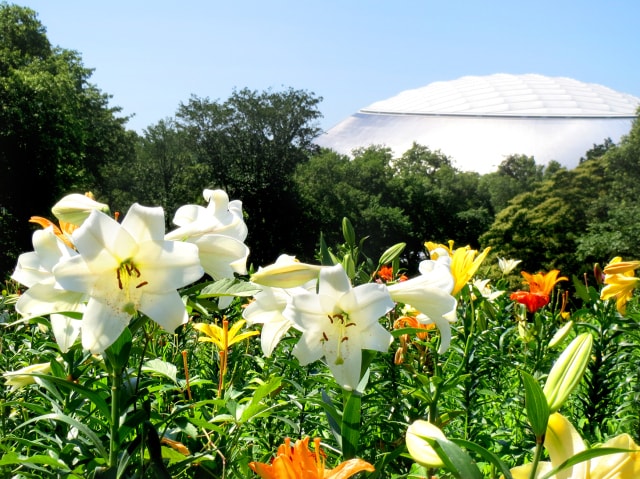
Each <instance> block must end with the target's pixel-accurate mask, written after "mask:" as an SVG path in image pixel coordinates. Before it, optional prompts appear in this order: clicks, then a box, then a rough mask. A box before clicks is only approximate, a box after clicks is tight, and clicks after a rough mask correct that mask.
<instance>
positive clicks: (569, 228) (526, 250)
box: [481, 158, 610, 274]
mask: <svg viewBox="0 0 640 479" xmlns="http://www.w3.org/2000/svg"><path fill="white" fill-rule="evenodd" d="M603 159H604V158H603ZM609 181H610V177H609V176H608V175H607V172H606V161H589V162H585V163H583V164H581V165H579V166H578V167H577V168H575V169H573V170H565V169H561V170H559V171H556V173H555V174H554V175H553V176H552V177H550V178H548V179H546V180H544V181H542V182H540V183H539V184H538V186H537V187H536V188H535V189H533V190H532V191H530V192H526V193H523V194H520V195H518V196H516V197H515V198H513V199H512V200H511V201H510V202H509V205H508V206H507V207H506V208H504V209H503V210H501V211H500V212H499V213H498V214H497V215H496V218H495V221H494V222H493V224H492V225H491V227H490V228H489V230H488V231H487V232H486V233H485V234H484V235H483V236H482V237H481V241H482V242H483V244H486V245H487V246H492V247H493V248H494V250H495V251H499V253H500V255H501V256H505V257H510V258H515V259H520V260H522V264H521V267H522V268H523V269H524V270H527V271H538V270H549V269H552V268H557V269H560V270H561V271H562V272H563V274H571V273H574V274H579V273H582V272H585V271H587V270H590V269H591V265H589V264H584V263H583V262H581V261H580V260H579V259H578V258H577V257H576V254H575V251H576V247H577V241H578V239H579V238H580V237H581V236H582V235H583V234H584V233H585V231H586V229H587V225H588V224H589V222H590V221H591V220H593V219H595V218H597V217H600V215H601V214H602V207H603V205H602V203H601V200H602V193H603V191H604V190H605V189H606V188H607V184H608V183H609Z"/></svg>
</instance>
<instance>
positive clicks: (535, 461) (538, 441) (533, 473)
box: [529, 437, 544, 479]
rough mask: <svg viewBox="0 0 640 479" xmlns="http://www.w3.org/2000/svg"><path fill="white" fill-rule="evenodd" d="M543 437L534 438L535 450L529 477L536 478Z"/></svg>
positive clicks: (530, 478)
mask: <svg viewBox="0 0 640 479" xmlns="http://www.w3.org/2000/svg"><path fill="white" fill-rule="evenodd" d="M543 444H544V437H542V438H536V451H535V454H534V456H533V467H532V468H531V474H530V475H529V479H535V478H536V471H537V470H538V464H539V463H540V459H542V451H543V449H544V448H543Z"/></svg>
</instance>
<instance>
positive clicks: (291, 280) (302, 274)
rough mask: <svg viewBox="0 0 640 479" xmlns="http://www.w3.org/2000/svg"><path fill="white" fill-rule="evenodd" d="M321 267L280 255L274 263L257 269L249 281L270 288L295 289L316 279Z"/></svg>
mask: <svg viewBox="0 0 640 479" xmlns="http://www.w3.org/2000/svg"><path fill="white" fill-rule="evenodd" d="M321 269H322V266H318V265H314V264H307V263H301V262H300V261H297V260H296V259H295V257H294V256H288V255H281V256H280V257H279V258H278V259H277V260H276V262H275V263H273V264H271V265H269V266H265V267H264V268H262V267H261V268H259V269H258V271H257V272H256V273H254V274H252V275H251V281H252V282H254V283H257V284H261V285H263V286H269V287H272V288H285V289H286V288H295V287H296V286H302V285H303V284H305V283H307V282H308V281H311V280H315V279H317V278H318V274H319V273H320V270H321Z"/></svg>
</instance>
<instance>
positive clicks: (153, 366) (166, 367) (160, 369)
mask: <svg viewBox="0 0 640 479" xmlns="http://www.w3.org/2000/svg"><path fill="white" fill-rule="evenodd" d="M142 371H144V372H150V373H153V374H159V375H160V376H164V377H166V378H169V379H171V380H172V381H173V382H174V383H176V384H177V383H178V368H177V367H176V366H175V365H174V364H172V363H169V362H167V361H163V360H162V359H159V358H156V359H152V360H150V361H147V362H146V363H144V365H143V366H142Z"/></svg>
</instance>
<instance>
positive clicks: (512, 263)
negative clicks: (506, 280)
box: [498, 258, 522, 275]
mask: <svg viewBox="0 0 640 479" xmlns="http://www.w3.org/2000/svg"><path fill="white" fill-rule="evenodd" d="M520 263H522V260H520V259H505V258H498V267H499V268H500V271H502V274H504V275H507V274H509V273H511V272H512V271H513V270H514V269H515V267H516V266H518V265H519V264H520Z"/></svg>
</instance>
